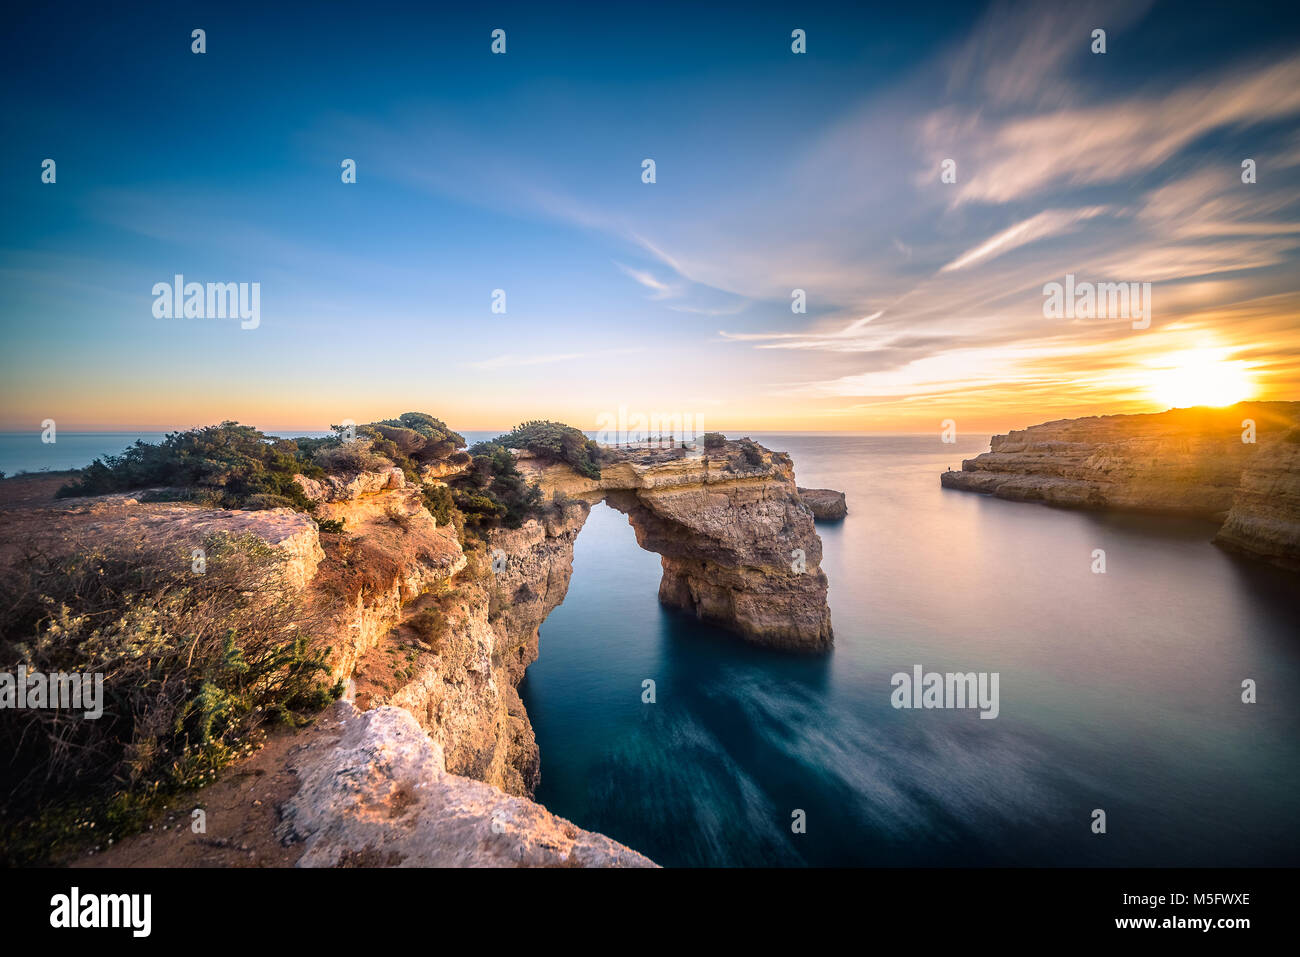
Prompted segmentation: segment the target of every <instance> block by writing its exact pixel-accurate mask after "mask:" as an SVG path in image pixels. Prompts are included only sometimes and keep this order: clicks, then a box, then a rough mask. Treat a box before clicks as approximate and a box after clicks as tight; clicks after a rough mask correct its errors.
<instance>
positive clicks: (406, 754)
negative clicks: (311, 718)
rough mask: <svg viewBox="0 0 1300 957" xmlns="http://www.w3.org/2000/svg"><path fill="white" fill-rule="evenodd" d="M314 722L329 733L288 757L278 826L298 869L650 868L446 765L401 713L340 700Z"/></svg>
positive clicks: (434, 745) (615, 845)
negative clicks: (294, 778) (288, 791)
mask: <svg viewBox="0 0 1300 957" xmlns="http://www.w3.org/2000/svg"><path fill="white" fill-rule="evenodd" d="M322 720H327V721H336V722H337V723H338V726H339V734H338V736H337V738H331V739H326V740H323V741H321V742H320V743H315V744H309V745H308V746H306V747H304V748H303V749H302V750H301V751H299V752H297V753H296V754H294V755H293V757H292V759H291V761H292V764H293V770H294V772H295V773H296V774H297V775H298V778H299V780H300V781H301V784H300V786H299V787H298V789H297V791H296V792H295V793H294V794H293V796H292V797H291V798H290V799H289V800H288V801H287V802H286V803H285V805H284V806H283V808H282V809H281V821H280V824H279V827H278V828H277V833H278V835H279V837H280V839H281V841H282V842H284V843H290V844H298V843H300V844H301V845H302V854H301V856H300V857H299V858H298V860H297V865H298V866H299V867H340V866H351V867H653V866H654V864H653V862H652V861H650V860H649V859H648V858H646V857H643V856H642V855H640V854H638V853H636V851H633V850H632V849H630V848H628V847H625V846H624V845H622V844H619V843H618V842H617V841H612V840H610V839H609V838H607V837H605V836H604V835H601V834H593V833H592V832H591V831H584V830H582V829H581V828H579V827H576V826H575V825H573V824H572V823H570V822H569V821H566V820H565V819H564V818H560V817H556V816H555V815H554V814H551V813H550V812H549V811H547V810H546V809H545V808H544V807H542V806H541V805H538V804H534V803H533V802H532V801H529V800H526V799H524V798H519V797H511V796H510V795H507V794H504V793H503V792H501V791H500V790H498V789H497V788H494V787H492V786H491V785H489V784H485V783H483V782H481V781H475V780H472V779H470V778H467V777H461V776H458V775H455V774H451V773H449V772H448V770H447V768H446V766H445V763H444V758H443V748H442V747H441V746H440V745H439V744H438V743H437V742H436V741H434V740H432V739H431V738H430V737H429V736H428V735H427V734H425V732H424V730H423V729H422V728H421V727H420V725H419V724H417V723H416V721H415V719H414V718H413V717H412V716H411V714H410V713H409V712H408V711H405V710H403V709H401V708H394V707H379V708H374V709H372V710H370V711H366V712H364V713H361V712H358V711H357V710H356V709H355V708H353V707H352V706H351V705H349V704H347V703H341V704H339V705H338V706H336V708H335V709H334V711H333V713H331V714H328V715H326V716H324V717H323V718H322Z"/></svg>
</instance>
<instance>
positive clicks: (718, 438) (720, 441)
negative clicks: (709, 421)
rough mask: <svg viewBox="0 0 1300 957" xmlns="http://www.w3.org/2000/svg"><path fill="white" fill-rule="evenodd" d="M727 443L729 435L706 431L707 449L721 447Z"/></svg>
mask: <svg viewBox="0 0 1300 957" xmlns="http://www.w3.org/2000/svg"><path fill="white" fill-rule="evenodd" d="M726 444H727V437H726V436H725V435H723V434H722V433H721V432H705V433H704V447H705V448H706V449H720V448H722V447H723V446H724V445H726Z"/></svg>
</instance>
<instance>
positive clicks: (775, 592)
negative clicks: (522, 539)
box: [520, 442, 833, 652]
mask: <svg viewBox="0 0 1300 957" xmlns="http://www.w3.org/2000/svg"><path fill="white" fill-rule="evenodd" d="M614 458H615V461H613V462H612V463H608V464H606V465H604V466H603V467H602V469H601V477H600V479H598V480H595V479H589V478H584V477H583V476H580V475H578V474H577V473H575V472H574V471H573V470H572V469H570V468H569V467H568V466H566V465H563V464H555V463H549V464H548V463H541V462H537V461H534V460H530V459H529V457H527V456H523V457H521V460H520V469H521V471H523V472H524V473H525V474H526V475H528V476H529V477H530V478H531V479H533V480H535V481H537V483H538V484H539V485H540V486H541V487H542V488H543V490H545V491H547V492H548V494H553V493H555V492H560V493H561V494H563V495H568V496H574V497H579V498H582V499H583V500H585V501H588V502H593V503H594V502H598V501H601V500H602V499H603V500H605V501H606V502H608V504H609V505H611V506H612V507H614V508H616V509H618V510H619V511H621V512H624V513H625V514H626V515H627V516H628V520H629V522H630V523H631V525H632V527H633V529H634V530H635V532H636V536H637V542H638V543H639V544H640V545H641V547H643V548H646V549H649V550H650V551H653V552H657V553H658V554H659V556H660V562H661V565H662V568H663V577H662V578H661V580H660V583H659V600H660V601H661V602H663V603H664V604H665V605H668V606H669V607H673V608H679V609H681V610H683V611H686V612H689V613H691V614H694V615H695V616H696V617H697V618H699V619H701V620H703V621H707V622H710V623H711V624H715V625H718V626H721V627H723V628H727V629H729V630H731V631H734V632H737V633H738V634H739V635H740V636H741V637H742V638H744V639H745V640H747V641H750V642H753V643H754V644H759V645H765V646H767V647H772V648H780V649H783V650H787V651H812V652H817V651H825V650H826V649H828V648H829V647H830V646H831V644H832V641H833V632H832V630H831V615H830V607H829V605H827V603H826V593H827V588H828V582H827V579H826V575H825V573H824V572H823V571H822V570H821V568H820V563H821V557H822V543H821V538H820V537H819V536H818V535H817V531H816V529H815V528H814V527H813V518H812V513H811V511H810V510H809V509H808V508H807V507H806V506H805V505H804V504H803V503H802V501H801V500H800V498H799V493H798V491H797V488H796V485H795V479H794V466H793V463H792V462H791V460H790V457H789V456H788V455H785V454H783V453H780V452H771V451H769V450H767V449H763V448H762V447H761V446H758V445H756V444H754V443H735V442H732V443H728V444H727V445H726V446H725V447H723V448H721V449H718V450H711V451H709V452H706V453H705V454H704V455H688V454H686V452H685V450H675V451H672V452H651V453H648V454H647V453H632V452H628V453H621V454H619V453H614Z"/></svg>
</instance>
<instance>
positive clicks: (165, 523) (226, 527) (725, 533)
mask: <svg viewBox="0 0 1300 957" xmlns="http://www.w3.org/2000/svg"><path fill="white" fill-rule="evenodd" d="M612 459H613V461H612V462H609V463H606V464H605V465H604V467H603V469H602V477H601V478H600V479H599V480H592V479H588V478H585V477H583V476H581V475H579V474H578V473H576V472H574V471H573V470H572V469H570V468H569V467H568V466H566V465H563V464H558V463H555V462H549V461H541V460H537V459H535V458H533V457H531V456H529V455H528V454H527V453H518V465H519V467H520V469H521V471H523V472H524V473H525V475H526V476H527V477H528V478H530V479H531V480H535V481H537V482H538V484H539V485H540V486H541V487H542V488H543V489H544V490H545V492H546V493H547V494H546V499H547V504H545V505H543V506H541V507H540V509H538V510H537V512H536V514H535V515H534V517H531V518H529V519H528V520H526V521H525V522H524V523H523V524H522V526H521V527H519V528H516V529H508V528H496V529H493V530H491V531H487V532H485V533H483V536H484V537H483V539H478V538H473V537H467V538H465V539H464V544H462V536H460V535H459V534H458V533H457V530H456V529H455V528H454V527H452V526H446V525H439V524H438V522H437V520H436V519H435V518H434V516H433V514H432V513H431V512H430V511H429V510H428V508H427V507H426V499H425V494H424V491H423V489H422V488H421V485H420V484H416V483H413V482H411V481H410V480H409V479H408V478H407V476H406V474H405V473H403V471H402V470H401V469H396V468H392V469H389V468H383V469H378V470H374V471H362V472H355V473H339V474H330V475H327V476H326V477H324V478H320V479H309V478H306V477H303V476H298V477H297V479H296V480H295V481H296V482H297V484H298V487H299V488H300V489H301V490H302V492H303V494H304V495H305V496H306V497H307V498H308V499H310V500H311V501H312V502H313V506H312V507H313V509H314V512H313V514H314V515H315V518H316V519H318V520H320V521H322V522H324V523H325V526H324V527H325V528H329V529H333V528H337V527H338V525H336V523H341V526H342V529H343V531H342V532H338V531H320V530H318V527H317V524H316V522H314V521H312V520H311V519H310V518H308V517H307V516H305V515H303V514H301V513H295V512H290V511H288V510H284V509H277V510H264V511H252V512H241V511H229V510H219V509H217V510H214V509H207V508H197V507H190V506H169V505H144V504H141V503H140V502H138V501H137V500H136V499H133V498H130V497H124V496H117V497H110V499H111V501H110V500H98V501H97V500H81V501H82V502H83V504H81V505H78V506H61V510H62V514H63V515H64V520H65V521H67V520H70V519H71V518H72V517H78V518H79V520H80V521H82V522H83V523H85V522H89V523H93V524H94V525H95V526H96V527H99V526H103V528H104V530H105V533H106V534H118V533H121V534H128V535H134V534H136V533H137V532H141V531H143V532H146V533H148V534H151V535H154V536H161V537H162V538H165V539H166V540H167V541H169V542H172V543H173V544H175V543H176V542H182V541H183V542H189V541H190V540H191V539H192V540H195V541H198V540H199V539H200V538H201V536H202V535H203V534H208V533H210V532H212V531H229V532H232V533H235V534H252V535H256V536H258V537H260V538H262V539H263V540H264V541H266V542H267V543H268V544H270V545H272V546H274V547H275V548H277V549H278V550H279V551H280V552H281V554H282V555H283V556H284V558H285V561H284V563H283V566H284V569H285V575H284V576H283V578H282V579H280V580H279V585H278V587H284V588H287V589H290V590H291V591H292V592H293V593H294V600H295V602H298V603H300V604H301V605H303V606H304V607H310V608H311V609H312V610H313V612H314V614H313V620H314V621H318V622H320V623H321V624H320V625H319V633H318V634H317V635H316V636H315V637H316V640H317V642H318V643H319V645H320V646H322V647H324V646H328V647H329V649H330V654H329V663H330V667H331V670H332V672H333V675H334V677H336V678H338V679H341V680H343V681H344V682H346V684H347V687H348V689H349V690H348V693H347V695H346V698H345V701H344V702H343V703H342V704H340V706H339V707H338V708H337V709H336V710H335V712H334V713H333V714H332V715H330V716H329V717H323V718H322V719H321V720H320V721H318V722H317V724H318V725H320V729H318V730H317V731H316V732H313V733H312V734H310V735H307V736H305V737H304V738H303V743H302V744H301V745H299V746H297V747H293V748H290V749H289V750H288V751H287V752H286V756H285V757H284V758H283V759H280V760H279V762H278V764H274V762H273V764H274V766H272V767H271V768H270V770H271V772H272V774H273V775H276V774H278V777H279V778H283V779H288V780H291V781H293V782H296V786H290V787H288V788H287V791H286V797H285V798H283V799H277V801H276V806H277V807H279V808H280V809H281V814H282V817H283V819H282V821H281V823H280V825H279V829H278V832H279V836H280V838H281V839H282V840H284V841H286V842H289V843H291V844H292V845H293V846H294V848H296V850H295V851H294V853H293V854H279V859H280V860H282V861H284V862H296V863H298V864H300V865H303V866H311V865H338V864H382V865H387V864H437V863H449V864H450V863H457V864H488V865H490V864H523V865H533V864H542V865H545V864H565V865H579V866H581V865H616V866H624V865H638V866H639V865H645V864H649V863H650V862H649V861H647V860H646V859H645V858H643V857H642V856H641V855H639V854H636V853H635V852H634V851H631V850H630V849H628V848H625V847H623V846H622V845H619V844H617V843H616V842H613V841H610V840H608V839H607V838H604V837H601V836H600V835H595V834H590V833H588V832H585V831H582V830H580V829H578V828H576V827H575V826H574V825H572V824H571V823H569V822H567V821H563V820H562V819H559V818H555V817H554V816H553V815H551V814H549V812H547V811H546V810H545V809H544V808H541V807H539V806H537V805H535V804H533V803H532V802H531V800H529V798H530V797H531V795H532V794H533V792H534V789H535V788H536V786H537V783H538V780H539V774H540V758H539V755H538V749H537V743H536V740H535V737H534V735H533V730H532V726H531V724H530V723H529V720H528V715H527V714H526V713H525V711H524V708H523V705H522V702H521V701H520V698H519V695H518V691H517V687H518V685H519V683H520V681H521V680H522V679H523V676H524V671H525V669H526V668H527V667H528V665H529V664H531V663H532V662H533V661H534V660H536V658H537V656H538V650H539V647H538V645H539V637H538V636H539V628H540V626H541V624H542V622H543V621H544V620H545V619H546V617H547V615H548V614H550V612H551V611H552V610H553V609H554V608H555V607H556V606H557V605H558V604H560V602H561V601H563V600H564V596H565V593H566V591H567V589H568V584H569V578H570V576H571V574H572V567H573V547H574V541H575V539H576V537H577V535H578V533H579V532H580V530H581V529H582V527H583V525H584V523H585V522H586V519H587V517H588V514H589V512H590V509H591V507H592V505H593V504H594V503H596V502H599V501H601V500H605V501H608V502H609V504H610V505H612V506H613V507H615V508H617V509H619V510H621V511H623V512H625V513H626V514H627V515H628V517H629V520H630V522H631V524H632V525H633V527H634V529H635V531H636V534H637V539H638V541H639V542H640V543H641V544H642V545H643V546H644V547H646V548H649V549H651V550H654V551H656V552H658V553H659V554H660V556H661V559H662V565H663V578H662V581H661V583H660V589H659V594H660V598H661V600H662V601H663V602H664V603H665V604H668V605H671V606H673V607H677V608H682V609H684V610H687V611H689V612H691V613H693V614H695V615H697V616H698V617H700V618H701V619H704V620H708V621H711V622H716V623H718V624H720V625H723V626H725V627H728V628H730V629H732V630H734V631H736V632H738V633H739V634H740V635H741V636H743V637H744V638H746V639H747V640H750V641H754V642H757V643H760V644H765V645H769V646H774V647H780V648H785V649H790V650H797V651H818V650H823V649H825V648H827V647H829V645H830V643H831V627H830V613H829V609H828V607H827V605H826V592H827V582H826V576H825V575H824V574H823V573H822V572H821V570H820V568H819V567H818V566H819V562H820V559H821V541H820V539H819V538H818V536H817V533H816V531H815V530H814V528H813V522H812V515H811V510H810V509H809V508H808V506H807V505H805V504H804V503H803V502H801V500H800V498H799V494H798V492H797V490H796V486H795V482H794V471H793V466H792V463H791V462H790V459H789V457H788V456H785V455H782V454H779V453H772V452H770V451H768V450H766V449H762V448H761V447H760V446H757V445H756V444H754V443H749V442H744V443H728V445H727V446H726V447H724V448H721V449H718V450H713V451H712V452H711V453H710V454H709V455H704V456H699V455H695V456H688V455H686V454H685V453H684V450H675V451H673V452H668V453H665V452H654V453H651V452H642V453H631V452H626V453H617V452H616V453H613V454H612ZM454 473H455V469H452V468H447V469H442V470H439V471H438V472H437V474H433V473H429V474H421V475H420V479H421V482H429V483H438V482H439V481H440V479H442V478H447V477H450V476H451V475H453V474H454ZM557 493H558V494H557ZM110 512H111V514H109V513H110ZM160 540H161V539H160ZM326 731H328V733H326ZM259 803H260V802H259ZM246 810H247V813H248V815H250V816H254V815H256V814H257V813H259V812H258V811H256V810H255V809H254V808H253V807H251V806H250V807H249V808H246ZM250 819H251V817H250ZM263 829H264V828H263ZM253 830H256V828H253ZM247 833H248V829H247V828H246V829H245V831H244V832H243V834H244V836H242V837H240V838H239V839H238V841H239V843H241V844H242V843H243V842H245V841H247V840H249V838H248V837H247ZM147 840H148V837H147V836H146V835H140V836H139V837H138V838H136V839H131V842H133V843H132V844H131V846H136V845H140V844H141V842H143V841H147ZM298 851H301V853H300V854H299V853H298ZM115 853H116V854H119V855H122V856H123V859H130V855H131V854H132V853H136V854H137V856H138V854H139V853H146V852H145V851H142V850H141V849H140V847H136V850H135V851H132V850H130V848H129V847H122V848H119V849H115ZM277 853H278V852H277ZM146 856H147V853H146Z"/></svg>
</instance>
